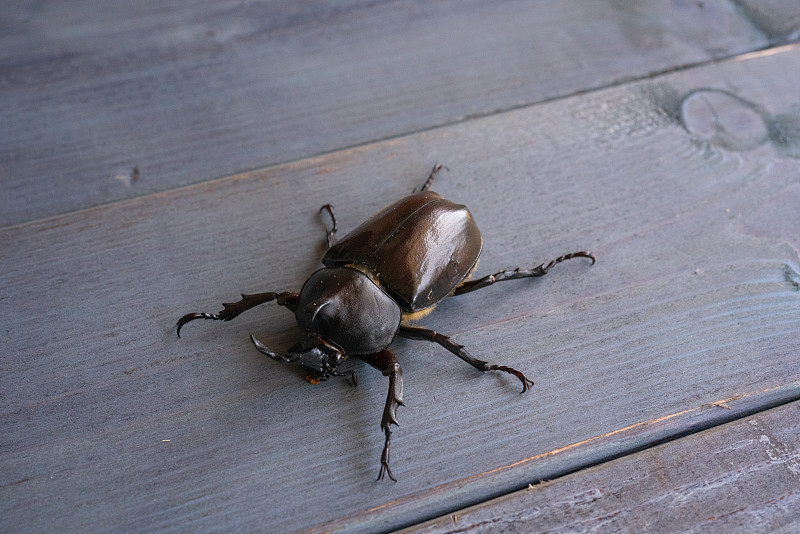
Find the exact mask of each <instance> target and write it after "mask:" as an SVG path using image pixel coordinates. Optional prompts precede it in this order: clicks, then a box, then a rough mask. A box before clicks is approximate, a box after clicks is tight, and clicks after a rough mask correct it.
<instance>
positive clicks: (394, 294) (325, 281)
mask: <svg viewBox="0 0 800 534" xmlns="http://www.w3.org/2000/svg"><path fill="white" fill-rule="evenodd" d="M441 169H442V166H441V165H436V166H434V168H433V170H432V171H431V174H430V176H429V177H428V179H427V180H426V181H425V183H424V184H423V186H422V188H421V190H420V192H418V193H417V192H414V193H412V194H411V195H410V196H407V197H405V198H403V199H401V200H399V201H397V202H395V203H394V204H391V205H389V206H387V207H386V208H384V209H383V210H382V211H380V212H378V213H377V214H376V215H373V216H372V217H371V218H370V219H368V220H367V221H366V222H364V223H363V224H361V225H360V226H359V227H357V228H356V229H355V230H353V232H351V233H350V234H349V235H347V236H346V237H345V238H344V239H342V240H341V241H339V242H336V217H335V216H334V214H333V208H332V207H331V206H330V204H327V205H325V206H323V207H322V208H320V212H322V211H327V212H328V214H329V215H330V217H331V222H332V224H331V228H330V230H328V231H327V239H328V251H327V252H326V253H325V256H324V257H323V258H322V263H323V264H324V265H325V267H323V268H322V269H319V270H318V271H316V272H315V273H313V274H312V275H311V277H310V278H309V279H308V280H306V282H305V284H303V287H302V288H301V289H300V293H292V292H289V291H284V292H282V293H273V292H268V293H258V294H256V295H244V294H243V295H242V300H240V301H239V302H234V303H227V304H223V307H224V309H223V310H222V311H221V312H219V313H218V314H211V313H190V314H187V315H184V316H183V317H181V319H180V320H179V321H178V325H177V326H178V336H179V337H180V332H181V328H183V326H184V325H186V323H188V322H189V321H193V320H195V319H214V320H218V321H230V320H231V319H233V318H234V317H236V316H238V315H239V314H240V313H242V312H244V311H246V310H249V309H250V308H253V307H255V306H258V305H259V304H263V303H265V302H270V301H272V300H276V301H277V303H278V304H279V305H281V306H284V307H286V308H288V309H289V310H291V311H292V312H294V314H295V317H296V318H297V322H298V324H299V325H300V327H301V328H302V329H303V332H304V336H303V339H302V340H301V341H300V342H299V343H297V344H296V345H294V346H293V347H292V348H291V349H290V350H289V353H288V354H285V355H284V354H277V353H275V352H272V351H271V350H270V349H269V348H267V347H266V346H265V345H264V344H262V343H261V342H260V341H258V340H257V339H256V338H255V337H253V336H250V339H251V340H252V342H253V344H254V345H255V346H256V348H257V349H258V350H259V351H260V352H261V353H263V354H266V355H267V356H269V357H270V358H273V359H275V360H278V361H280V362H286V363H297V364H300V365H302V366H303V367H304V368H305V370H306V371H307V373H308V375H307V376H306V379H307V380H308V381H309V382H311V383H314V384H316V383H318V382H320V381H322V380H327V379H328V378H330V377H331V376H349V377H350V378H351V379H352V381H353V385H354V386H355V385H357V380H356V375H355V372H354V371H346V372H340V371H338V368H339V365H340V364H341V363H342V362H343V361H344V360H345V359H346V358H347V357H348V356H356V357H358V358H359V359H361V360H363V361H365V362H367V363H368V364H370V365H372V366H373V367H375V368H377V369H378V370H380V371H381V372H383V374H384V375H385V376H388V377H389V394H388V396H387V398H386V405H385V407H384V409H383V417H382V418H381V429H382V430H383V432H384V434H385V436H386V440H385V442H384V446H383V452H382V453H381V469H380V472H379V474H378V480H383V478H384V476H385V475H388V476H389V478H391V479H392V480H396V479H395V478H394V476H393V475H392V471H391V470H390V469H389V444H390V441H391V437H392V431H391V430H390V428H389V426H390V425H397V408H398V406H403V374H402V370H401V369H400V364H399V363H398V362H397V358H396V357H395V355H394V354H392V352H390V351H389V350H388V348H389V345H391V344H392V342H393V341H394V338H395V337H396V336H401V337H405V338H409V339H417V340H425V341H432V342H434V343H438V344H439V345H441V346H442V347H444V348H446V349H447V350H449V351H450V352H452V353H453V354H455V355H456V356H458V357H459V358H461V359H462V360H464V361H465V362H467V363H468V364H470V365H472V366H473V367H475V368H476V369H478V370H479V371H484V372H485V371H503V372H506V373H510V374H512V375H514V376H515V377H517V378H518V379H519V380H520V382H522V392H523V393H524V392H525V391H527V390H528V389H529V388H530V387H531V386H532V385H533V382H532V381H531V380H529V379H528V378H527V377H526V376H525V375H524V374H523V373H522V372H520V371H518V370H516V369H513V368H511V367H506V366H504V365H494V364H490V363H489V362H485V361H483V360H479V359H477V358H475V357H473V356H472V355H470V354H469V353H468V352H467V351H466V350H465V349H464V347H463V346H462V345H459V344H458V343H456V342H454V341H453V340H451V339H450V338H449V337H447V336H445V335H442V334H439V333H438V332H435V331H433V330H429V329H427V328H421V327H418V326H412V325H410V324H408V321H411V320H415V319H417V318H419V317H420V316H422V315H424V314H425V313H427V312H428V311H430V310H431V309H432V308H433V307H434V306H435V305H436V304H437V303H439V302H440V301H441V300H443V299H444V298H446V297H448V296H451V295H462V294H464V293H469V292H470V291H475V290H476V289H481V288H484V287H486V286H490V285H492V284H494V283H495V282H504V281H506V280H515V279H518V278H530V277H536V276H544V275H545V274H547V271H548V270H549V269H550V268H551V267H552V266H553V265H555V264H556V263H560V262H562V261H564V260H568V259H571V258H578V257H582V258H588V259H590V260H592V264H594V262H595V258H594V256H593V255H592V253H591V252H588V251H581V252H573V253H571V254H565V255H563V256H559V257H558V258H556V259H554V260H553V261H551V262H550V263H548V264H547V265H545V264H541V265H539V266H537V267H534V268H532V269H527V270H520V269H519V268H517V269H512V270H506V271H500V272H498V273H495V274H490V275H488V276H484V277H483V278H480V279H478V280H466V278H467V277H468V276H469V275H470V274H471V273H472V270H473V269H474V268H475V265H476V264H477V261H478V256H480V253H481V248H482V247H483V241H482V239H481V233H480V231H479V230H478V226H477V225H476V224H475V221H474V219H473V218H472V215H471V214H470V212H469V210H468V209H467V207H466V206H463V205H460V204H455V203H453V202H450V201H449V200H446V199H444V198H442V197H441V196H439V195H438V194H437V193H434V192H433V191H430V187H431V185H432V184H433V181H434V179H435V178H436V174H437V173H438V172H439V171H440V170H441Z"/></svg>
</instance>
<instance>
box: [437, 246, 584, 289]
mask: <svg viewBox="0 0 800 534" xmlns="http://www.w3.org/2000/svg"><path fill="white" fill-rule="evenodd" d="M572 258H589V259H590V260H592V265H594V261H595V259H594V256H593V255H592V253H591V252H589V251H587V250H582V251H580V252H572V253H571V254H564V255H563V256H559V257H558V258H556V259H554V260H553V261H551V262H550V263H548V264H547V265H545V264H544V263H542V264H541V265H537V266H536V267H534V268H533V269H524V270H523V269H520V268H519V267H517V268H516V269H509V270H506V271H500V272H499V273H494V274H490V275H488V276H484V277H483V278H480V279H478V280H467V281H465V282H461V284H460V285H459V286H458V287H456V290H455V291H453V295H463V294H464V293H469V292H470V291H475V290H476V289H481V288H483V287H486V286H490V285H492V284H494V283H495V282H505V281H506V280H517V279H519V278H534V277H537V276H544V275H546V274H547V271H549V270H550V268H551V267H552V266H553V265H555V264H556V263H561V262H562V261H565V260H569V259H572Z"/></svg>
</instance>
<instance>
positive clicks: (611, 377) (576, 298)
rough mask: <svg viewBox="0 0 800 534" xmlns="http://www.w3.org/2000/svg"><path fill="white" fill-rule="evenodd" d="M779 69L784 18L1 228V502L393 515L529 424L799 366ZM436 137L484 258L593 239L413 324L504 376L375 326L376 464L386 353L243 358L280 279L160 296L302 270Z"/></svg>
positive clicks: (616, 415)
mask: <svg viewBox="0 0 800 534" xmlns="http://www.w3.org/2000/svg"><path fill="white" fill-rule="evenodd" d="M798 72H800V48H798V47H785V48H782V49H776V50H772V51H771V52H770V53H768V54H767V53H764V54H760V55H758V56H750V57H748V58H743V59H740V60H731V61H726V62H721V63H718V64H710V65H705V66H703V67H698V68H695V69H689V70H685V71H681V72H677V73H673V74H670V75H667V76H662V77H658V78H655V79H653V80H650V81H646V82H639V83H630V84H625V85H622V86H619V87H615V88H611V89H608V90H603V91H596V92H591V93H587V94H583V95H579V96H576V97H573V98H568V99H563V100H559V101H556V102H550V103H546V104H541V105H536V106H531V107H528V108H524V109H519V110H515V111H513V112H509V113H499V114H495V115H492V116H490V117H485V118H480V119H474V120H470V121H467V122H463V123H459V124H455V125H451V126H448V127H444V128H438V129H433V130H429V131H426V132H422V133H418V134H414V135H410V136H406V137H402V138H398V139H393V140H390V141H385V142H380V143H375V144H370V145H367V146H363V147H359V148H354V149H349V150H343V151H338V152H335V153H332V154H328V155H325V156H320V157H316V158H308V159H304V160H301V161H297V162H293V163H290V164H286V165H281V166H275V167H271V168H267V169H263V170H259V171H254V172H249V173H244V174H240V175H236V176H232V177H229V178H225V179H220V180H214V181H210V182H207V183H203V184H198V185H194V186H190V187H186V188H182V189H178V190H174V191H168V192H164V193H160V194H153V195H149V196H147V197H143V198H137V199H132V200H128V201H124V202H118V203H115V204H111V205H107V206H101V207H96V208H93V209H89V210H85V211H81V212H76V213H73V214H70V215H65V216H61V217H52V218H49V219H45V220H40V221H34V222H30V223H27V224H21V225H17V226H14V227H7V228H5V229H2V230H0V242H1V243H2V244H3V246H2V249H3V253H2V257H0V268H1V269H0V288H2V289H1V290H0V295H1V298H2V303H3V306H0V324H2V325H3V337H4V341H3V347H4V350H3V353H2V360H0V365H1V366H2V373H0V391H2V394H3V396H2V415H1V417H2V421H1V422H2V428H3V436H2V448H1V449H0V455H2V473H1V475H2V478H1V479H0V515H1V516H2V517H3V518H4V529H8V530H10V531H19V532H25V531H28V532H34V531H48V530H54V529H56V528H57V529H59V530H71V531H86V530H108V529H113V530H155V529H164V530H169V531H187V530H191V531H197V530H271V531H273V530H275V531H291V530H298V529H313V530H315V531H329V530H331V529H336V528H340V527H341V528H344V529H346V530H350V531H363V530H370V529H375V528H376V525H377V526H378V528H380V529H389V528H394V527H398V526H403V525H408V524H411V523H413V522H416V521H419V520H422V519H425V518H430V517H435V516H437V515H440V514H442V513H445V512H447V511H448V510H457V509H460V508H463V507H464V506H465V505H467V504H472V503H475V502H479V501H481V500H484V499H486V498H488V497H492V496H496V495H499V494H502V493H504V492H508V491H510V490H512V489H514V488H515V487H519V486H514V485H513V484H518V483H519V480H514V476H517V475H514V476H512V477H511V478H509V479H503V477H500V478H499V479H498V478H496V477H494V475H493V474H494V473H498V472H503V473H515V472H517V471H516V470H517V469H518V467H517V466H521V465H524V466H531V465H534V464H536V461H533V460H529V459H531V458H537V457H540V456H541V455H543V454H547V453H548V452H549V451H554V450H557V449H560V448H562V447H565V446H567V445H570V444H575V443H580V442H582V441H584V440H588V439H591V438H593V437H596V436H601V435H604V434H608V433H610V432H614V431H616V430H618V429H621V428H626V427H629V426H631V425H635V424H637V423H639V422H643V421H651V420H654V419H658V418H660V417H663V416H665V415H669V414H675V413H679V412H682V411H684V410H688V409H694V408H696V407H698V406H701V405H703V404H707V403H713V402H716V401H719V400H721V399H725V398H729V397H733V396H736V395H739V394H744V393H750V392H754V391H761V390H766V389H770V388H775V387H781V386H784V387H785V386H787V385H789V384H791V383H794V382H796V381H797V380H798V378H800V350H798V348H800V339H798V337H797V332H798V331H800V328H799V327H800V313H798V312H800V291H798V287H800V275H798V272H800V267H799V266H798V265H799V263H800V262H798V251H799V250H800V243H798V237H797V233H796V231H794V229H796V228H798V227H800V220H798V217H800V210H798V209H797V207H798V199H800V183H798V178H797V176H798V175H797V166H798V155H796V154H797V152H795V150H796V149H797V147H798V146H800V138H797V137H793V135H794V132H800V130H793V129H792V128H791V126H792V125H793V124H798V123H800V122H797V120H798V119H797V108H796V103H797V85H798V84H797V82H798V75H797V74H796V73H798ZM699 104H703V105H699ZM793 121H794V122H793ZM436 161H440V162H442V163H445V164H447V165H448V167H449V168H450V172H449V173H444V174H442V175H441V176H440V178H439V181H438V185H437V188H436V189H437V190H438V192H440V193H441V194H443V195H444V196H446V197H448V198H451V199H453V200H455V201H459V202H465V203H468V204H469V206H470V208H471V211H472V213H473V215H474V216H475V218H476V220H477V221H478V224H479V225H480V227H481V230H482V232H483V236H484V240H485V247H484V252H483V255H482V259H481V262H480V264H479V266H478V274H481V273H489V272H493V271H495V270H496V269H498V268H503V267H511V266H514V265H517V264H520V265H523V266H530V265H534V264H537V263H539V262H542V261H547V260H549V259H552V258H554V257H556V256H557V255H559V254H562V253H564V252H569V251H573V250H580V249H585V248H591V249H593V250H594V251H595V252H596V253H597V255H598V260H599V261H598V263H597V265H595V266H593V267H589V266H588V265H587V264H586V263H582V262H580V261H572V262H569V263H565V264H562V265H559V266H558V268H557V269H553V271H552V273H551V274H549V275H548V276H547V277H545V278H542V279H539V280H536V281H532V282H530V283H527V282H521V283H516V284H514V283H510V282H509V283H508V284H507V285H506V286H502V285H501V286H499V287H494V288H490V289H484V290H481V291H480V292H477V293H474V294H471V295H468V296H464V297H461V298H453V299H449V300H448V301H446V302H444V303H443V304H442V305H441V306H440V307H439V308H437V310H436V312H435V313H434V314H432V315H431V316H429V317H428V318H426V319H425V320H424V321H423V322H422V323H421V324H424V325H425V326H429V327H431V328H435V329H436V330H438V331H441V332H443V333H446V334H450V335H453V336H454V337H455V339H456V340H457V341H458V342H459V343H463V344H464V345H466V346H467V347H468V348H469V350H470V351H471V352H472V353H473V354H475V355H476V356H479V357H483V358H485V359H488V360H492V361H496V362H499V363H503V364H506V365H512V366H514V367H517V368H520V369H523V370H525V371H526V372H528V373H530V376H531V377H533V378H534V380H535V381H536V387H535V388H534V390H533V391H532V392H530V393H528V394H526V395H524V396H523V395H519V394H518V393H517V387H518V384H516V383H514V381H515V379H513V377H506V376H501V375H494V374H488V375H481V374H480V373H477V372H476V371H475V370H474V369H472V368H470V367H469V366H467V365H465V364H464V363H463V362H461V361H459V360H457V358H454V357H453V356H452V355H450V354H448V353H447V352H446V351H444V350H442V349H441V348H439V347H436V346H431V345H430V344H426V343H421V342H416V343H415V342H411V341H400V342H398V343H396V345H395V349H396V352H397V353H398V355H399V357H400V361H401V364H402V366H403V369H404V376H405V379H406V404H407V406H406V407H404V408H402V409H401V410H400V412H399V418H400V424H401V427H400V428H399V429H398V430H397V432H395V436H394V438H393V451H392V453H393V456H392V462H393V464H392V465H393V471H394V473H395V475H396V476H397V477H398V478H399V482H398V483H397V484H387V483H383V484H380V483H375V482H374V478H375V476H377V471H378V459H379V456H380V449H381V446H382V439H381V435H380V432H379V429H378V424H379V420H380V412H381V409H382V405H383V401H384V398H385V395H386V387H387V384H386V379H385V377H383V376H380V374H378V373H376V372H374V371H373V370H371V369H368V368H366V367H365V366H363V365H359V364H358V363H357V362H354V363H352V364H351V365H352V366H353V368H354V369H356V370H357V371H358V373H359V379H360V385H359V387H358V388H355V389H354V388H352V387H351V386H350V385H349V383H347V381H345V380H341V381H332V382H329V383H326V384H325V385H324V386H311V385H309V384H307V383H305V382H304V381H303V380H302V377H301V374H300V372H299V370H296V369H292V368H288V367H285V366H281V365H279V364H277V363H276V362H273V361H265V360H264V358H263V357H262V356H261V355H260V354H258V353H257V352H256V351H255V349H254V348H253V347H252V346H251V345H250V342H249V340H248V334H250V333H254V334H256V335H257V336H258V337H259V338H260V339H261V340H262V341H263V342H264V343H266V344H267V345H269V346H271V347H273V348H276V349H285V348H287V347H288V346H290V345H291V344H292V343H293V341H294V340H295V339H296V338H297V336H298V334H299V333H298V331H297V328H296V326H294V325H293V320H292V318H291V316H290V315H289V314H288V313H286V311H285V310H282V309H281V308H279V307H277V306H272V307H270V306H265V307H263V309H258V310H256V311H253V312H251V313H249V314H247V315H243V316H242V317H241V318H239V319H237V320H236V321H235V322H232V323H229V324H217V323H210V324H208V323H206V324H195V323H193V324H191V325H189V326H188V327H187V328H186V329H185V330H184V332H185V333H184V338H183V339H180V340H179V339H177V338H176V336H175V332H174V324H175V321H176V319H177V318H178V317H179V316H181V315H182V314H184V313H187V312H191V311H217V309H218V307H219V303H220V302H223V301H229V300H230V299H232V298H233V299H235V298H236V297H237V295H238V294H239V293H240V292H256V291H264V290H282V289H289V288H298V287H299V286H300V284H301V283H302V282H303V280H304V279H305V277H306V276H307V275H308V274H309V273H310V272H311V271H312V270H313V269H315V268H316V266H317V265H318V263H317V262H318V259H319V258H320V257H321V254H322V252H323V248H324V247H323V240H324V232H323V228H322V227H321V224H320V220H319V219H318V218H317V215H316V213H317V209H318V207H319V206H320V205H322V204H324V203H325V202H332V203H333V204H334V205H335V206H336V209H337V214H338V217H339V222H340V227H341V228H342V230H345V229H350V228H354V227H355V226H356V224H358V223H359V222H360V221H361V220H362V219H363V218H364V217H365V216H366V215H367V214H369V213H372V212H373V211H375V210H377V209H378V208H380V207H382V206H383V205H384V204H386V203H388V202H390V201H393V200H395V199H397V198H399V197H400V196H402V195H404V194H407V193H408V192H410V190H411V189H412V188H413V187H415V186H418V185H419V184H420V183H421V180H424V178H425V176H426V175H427V172H428V170H429V169H430V166H431V165H432V164H433V162H436ZM640 445H641V443H640ZM526 469H527V467H526ZM519 473H521V474H522V475H521V476H523V477H524V476H525V473H526V471H524V469H523V470H522V471H519ZM528 473H529V472H528ZM531 481H532V480H531Z"/></svg>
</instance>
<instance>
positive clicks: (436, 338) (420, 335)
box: [397, 324, 533, 393]
mask: <svg viewBox="0 0 800 534" xmlns="http://www.w3.org/2000/svg"><path fill="white" fill-rule="evenodd" d="M397 335H398V336H402V337H405V338H408V339H418V340H424V341H432V342H434V343H438V344H439V345H441V346H442V347H444V348H446V349H447V350H449V351H450V352H452V353H453V354H455V355H456V356H458V357H459V358H461V359H462V360H464V361H465V362H467V363H468V364H470V365H471V366H473V367H474V368H475V369H477V370H479V371H482V372H486V371H503V372H504V373H509V374H512V375H514V376H516V377H517V378H519V380H520V382H522V393H525V392H526V391H528V389H530V388H531V386H533V381H532V380H529V379H528V377H526V376H525V375H524V374H523V373H522V371H517V370H516V369H514V368H513V367H507V366H505V365H494V364H491V363H489V362H485V361H483V360H479V359H477V358H475V357H474V356H472V355H471V354H470V353H469V352H467V351H466V349H464V345H459V344H458V343H456V342H455V341H453V340H452V339H450V338H449V337H447V336H445V335H442V334H440V333H439V332H436V331H434V330H430V329H428V328H421V327H419V326H411V325H404V324H401V325H400V330H399V331H398V332H397Z"/></svg>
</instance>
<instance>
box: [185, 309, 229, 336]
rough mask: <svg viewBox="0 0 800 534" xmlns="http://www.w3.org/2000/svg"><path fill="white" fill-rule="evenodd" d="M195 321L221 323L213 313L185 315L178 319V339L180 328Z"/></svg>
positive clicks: (220, 318) (219, 318)
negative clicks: (210, 320)
mask: <svg viewBox="0 0 800 534" xmlns="http://www.w3.org/2000/svg"><path fill="white" fill-rule="evenodd" d="M195 319H212V320H214V321H222V320H223V319H222V317H220V316H219V315H217V314H215V313H187V314H186V315H184V316H183V317H181V318H180V319H178V325H177V326H178V337H181V328H183V327H184V326H185V325H186V323H188V322H190V321H194V320H195Z"/></svg>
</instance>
